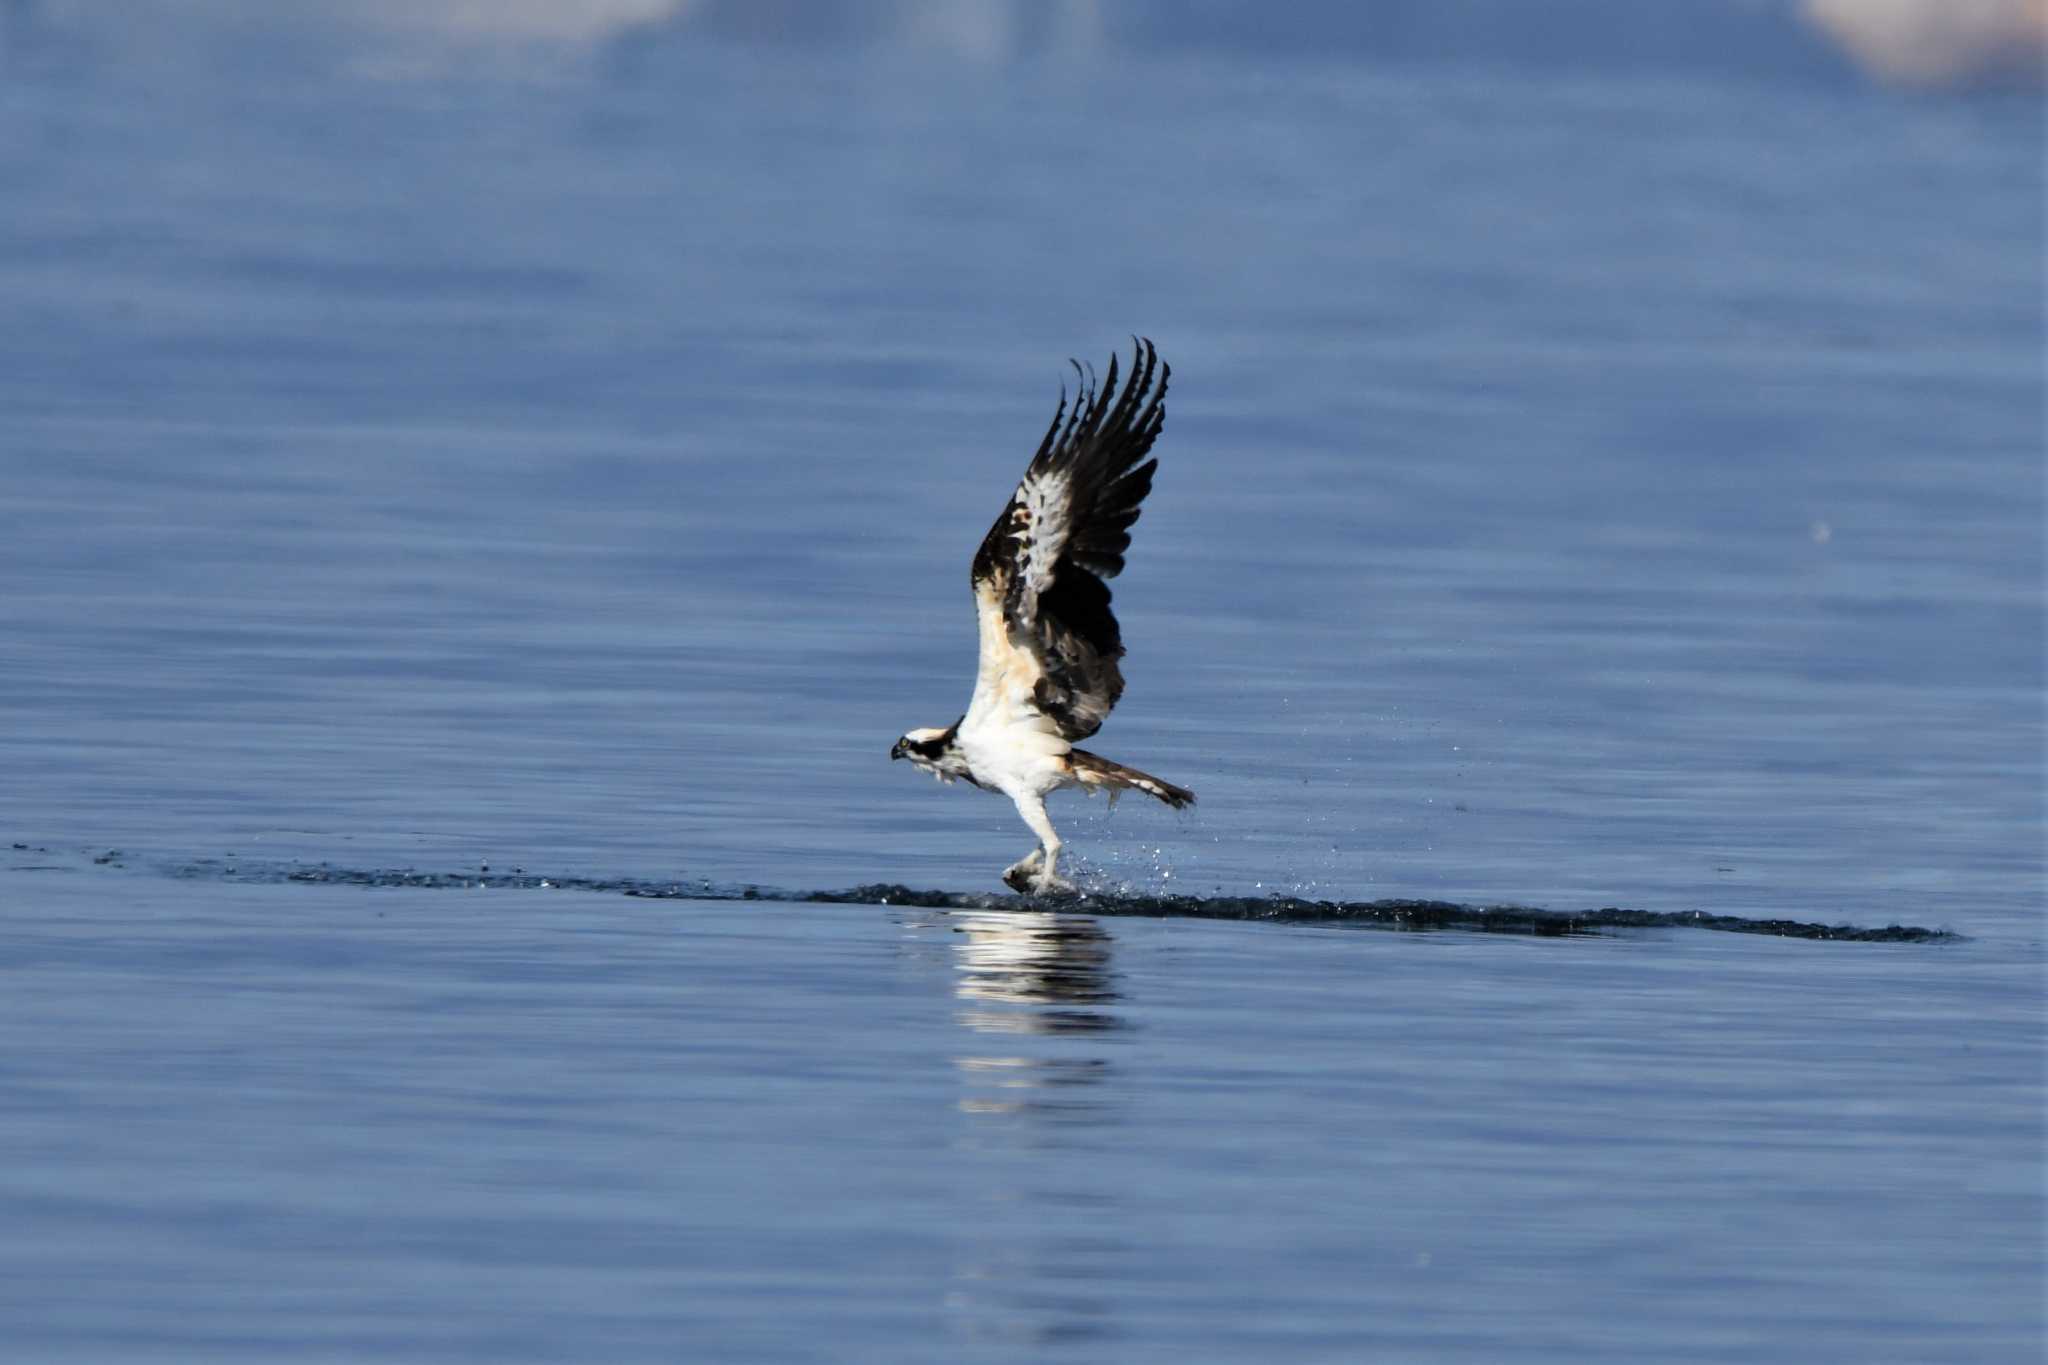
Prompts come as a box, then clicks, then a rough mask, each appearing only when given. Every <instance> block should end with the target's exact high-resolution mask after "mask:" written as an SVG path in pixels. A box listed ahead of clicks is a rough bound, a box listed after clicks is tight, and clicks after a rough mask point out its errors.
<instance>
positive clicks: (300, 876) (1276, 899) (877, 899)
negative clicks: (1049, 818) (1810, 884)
mask: <svg viewBox="0 0 2048 1365" xmlns="http://www.w3.org/2000/svg"><path fill="white" fill-rule="evenodd" d="M177 875H179V876H181V877H188V878H203V879H218V880H223V881H238V882H313V883H319V884H323V885H329V886H371V887H416V888H430V889H433V888H447V889H477V888H505V889H508V890H526V891H544V890H553V889H561V890H569V891H595V892H603V893H606V894H610V895H619V896H639V897H643V898H646V899H650V900H693V901H706V900H708V901H768V902H783V903H788V904H805V905H907V906H916V907H919V908H921V909H935V910H1063V911H1069V912H1077V913H1085V914H1089V915H1103V916H1135V917H1149V918H1185V919H1219V920H1261V921H1268V922H1272V923H1279V924H1325V925H1343V926H1356V927H1359V928H1373V929H1398V930H1408V931H1416V932H1430V931H1437V930H1464V931H1468V932H1476V933H1487V934H1526V935H1534V936H1537V937H1563V936H1566V935H1574V934H1599V933H1602V932H1606V931H1609V930H1615V929H1713V930H1718V931H1720V932H1722V933H1731V934H1771V935H1774V936H1776V937H1779V938H1806V939H1830V940H1837V941H1844V942H1854V943H1960V942H1964V941H1966V939H1965V936H1964V935H1962V934H1957V933H1953V932H1950V931H1949V930H1946V929H1929V928H1922V927H1920V926H1917V925H1908V924H1889V925H1885V926H1883V927H1881V928H1870V927H1864V926H1860V925H1854V924H1815V923H1810V922H1806V921H1802V920H1789V919H1748V918H1744V917H1742V916H1739V915H1712V914H1707V913H1705V912H1704V911H1697V910H1688V911H1682V912H1677V913H1668V912H1660V911H1653V910H1629V909H1623V908H1621V907H1617V906H1605V907H1602V908H1600V909H1597V910H1541V909H1536V908H1534V907H1530V906H1523V905H1460V904H1457V903H1455V902H1452V901H1430V900H1372V901H1331V900H1308V899H1304V898H1302V897H1298V896H1164V895H1143V894H1131V893H1127V892H1112V893H1098V892H1082V893H1078V894H1075V895H1066V896H1011V895H997V894H993V893H989V894H983V893H979V892H965V891H922V890H918V889H916V888H914V887H909V886H902V885H898V884H896V883H892V882H876V883H872V884H870V885H867V886H855V887H849V888H847V889H845V890H838V891H831V890H827V891H802V890H791V889H787V888H783V887H774V886H757V885H752V884H745V883H742V884H732V883H717V882H709V881H688V880H674V881H648V880H643V879H640V878H635V877H550V876H544V875H541V874H537V873H531V872H527V871H525V870H523V869H514V870H513V871H510V872H493V871H491V870H490V869H489V868H488V867H486V868H481V869H478V870H477V871H474V872H421V871H416V870H414V869H411V868H398V869H357V868H346V867H334V866H331V865H329V864H326V863H318V864H289V865H283V866H265V865H253V864H248V863H232V864H231V863H224V862H213V861H205V862H196V863H190V864H186V865H185V866H182V867H180V868H178V869H177Z"/></svg>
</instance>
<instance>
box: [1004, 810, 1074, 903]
mask: <svg viewBox="0 0 2048 1365" xmlns="http://www.w3.org/2000/svg"><path fill="white" fill-rule="evenodd" d="M1011 799H1012V800H1013V801H1015V802H1016V803H1017V814H1019V815H1021V816H1023V817H1024V823H1025V824H1027V825H1029V826H1031V832H1032V833H1033V834H1036V835H1037V836H1038V842H1039V844H1040V848H1039V849H1035V850H1033V851H1032V853H1031V856H1029V857H1028V858H1026V859H1024V861H1023V862H1021V863H1018V864H1017V865H1016V866H1015V867H1013V868H1011V869H1010V871H1009V872H1006V873H1004V874H1003V880H1004V881H1006V882H1008V883H1009V884H1010V885H1011V886H1013V887H1017V889H1018V890H1020V891H1022V890H1024V889H1025V888H1026V886H1028V887H1029V889H1030V890H1032V891H1035V892H1038V893H1039V894H1041V895H1043V894H1045V893H1046V892H1049V891H1072V890H1073V889H1074V884H1073V883H1072V882H1070V881H1068V880H1067V879H1066V878H1064V877H1062V876H1060V871H1059V868H1060V836H1059V835H1058V834H1056V833H1054V832H1053V827H1052V821H1051V820H1050V819H1048V818H1047V817H1046V814H1045V798H1044V797H1042V796H1016V797H1012V798H1011ZM1041 852H1042V853H1043V854H1044V858H1045V863H1044V865H1043V866H1042V867H1041V866H1037V864H1038V860H1039V855H1040V853H1041ZM1034 870H1035V873H1036V875H1033V872H1034ZM1012 873H1015V874H1016V875H1015V876H1014V877H1013V876H1012V875H1011V874H1012ZM1027 879H1028V880H1027ZM1019 882H1024V883H1025V885H1024V886H1019V885H1018V883H1019Z"/></svg>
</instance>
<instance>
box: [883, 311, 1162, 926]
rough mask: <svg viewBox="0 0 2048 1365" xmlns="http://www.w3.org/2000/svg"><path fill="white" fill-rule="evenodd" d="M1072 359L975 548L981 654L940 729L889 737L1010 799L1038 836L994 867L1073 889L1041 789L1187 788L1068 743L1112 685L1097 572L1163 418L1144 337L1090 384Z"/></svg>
mask: <svg viewBox="0 0 2048 1365" xmlns="http://www.w3.org/2000/svg"><path fill="white" fill-rule="evenodd" d="M1074 369H1075V373H1076V374H1077V375H1080V388H1079V392H1078V393H1077V394H1076V395H1075V398H1074V402H1073V406H1072V408H1071V409H1070V408H1069V407H1068V404H1067V398H1066V394H1065V393H1064V392H1062V393H1061V395H1060V406H1059V411H1058V412H1056V413H1054V414H1053V419H1052V425H1051V426H1050V427H1048V428H1046V432H1045V439H1044V440H1043V441H1041V442H1039V445H1038V453H1037V454H1036V455H1033V456H1032V457H1031V464H1030V467H1029V468H1027V469H1026V470H1025V471H1024V478H1023V480H1022V481H1021V482H1020V483H1019V484H1018V485H1017V491H1016V492H1014V493H1012V494H1011V495H1010V501H1009V504H1008V505H1007V506H1005V507H1004V508H1003V513H1002V515H1001V516H999V517H997V518H996V523H995V525H994V526H991V527H990V528H989V532H988V535H987V536H986V537H984V538H983V539H982V542H981V548H980V549H979V550H977V551H975V554H974V570H973V573H972V575H971V580H972V582H973V585H974V610H975V615H976V617H977V618H978V619H979V621H980V626H981V667H980V671H979V672H977V673H976V674H975V678H974V696H973V699H972V700H971V701H970V702H969V703H968V706H967V714H966V715H963V716H962V717H960V719H958V720H956V721H954V722H953V723H952V724H951V725H948V726H946V727H944V728H943V729H939V728H930V727H927V728H924V729H919V730H912V731H910V732H909V733H907V734H905V735H904V736H903V737H902V738H901V739H899V740H897V741H896V744H895V747H894V748H892V749H890V750H889V757H890V758H892V759H895V758H907V759H909V760H910V761H911V763H912V764H914V765H915V766H916V767H918V768H921V769H923V770H924V771H925V772H928V773H932V774H935V775H936V776H937V777H938V778H939V780H940V781H942V782H952V781H954V780H955V779H957V778H965V779H966V780H967V781H968V782H969V783H971V784H972V785H974V786H976V787H979V788H981V789H982V790H984V791H992V792H1000V793H1002V794H1003V795H1004V796H1007V797H1009V798H1010V799H1011V800H1012V801H1014V802H1016V803H1017V813H1018V814H1019V815H1021V816H1022V817H1024V823H1025V824H1027V825H1029V826H1030V827H1031V832H1032V833H1034V834H1036V835H1037V836H1038V842H1039V846H1038V847H1037V848H1034V849H1033V850H1031V852H1030V853H1029V854H1027V855H1025V856H1024V857H1023V858H1022V859H1020V860H1019V861H1017V862H1016V863H1013V864H1012V865H1011V866H1010V867H1009V868H1008V869H1007V870H1006V871H1005V872H1004V873H1003V880H1004V881H1005V882H1007V883H1008V884H1009V885H1010V886H1011V887H1013V888H1014V889H1016V890H1018V891H1030V892H1040V893H1046V892H1059V891H1071V890H1073V884H1072V883H1071V882H1068V881H1067V880H1066V879H1065V878H1063V877H1061V876H1060V875H1059V859H1060V836H1059V835H1058V834H1056V833H1054V832H1053V827H1052V821H1051V820H1049V819H1047V818H1046V814H1045V798H1046V797H1047V796H1049V795H1050V794H1051V793H1053V792H1055V791H1058V790H1059V789H1060V788H1062V787H1080V788H1083V789H1085V790H1088V791H1091V792H1093V791H1097V790H1101V791H1107V792H1108V793H1109V796H1110V800H1111V801H1114V800H1115V799H1116V797H1117V796H1118V795H1119V794H1120V793H1122V792H1125V791H1141V792H1144V793H1145V794H1146V795H1147V796H1153V797H1157V798H1158V799H1159V800H1161V801H1164V802H1165V803H1166V804H1167V805H1169V806H1171V807H1173V808H1174V809H1175V810H1179V809H1181V808H1182V807H1184V806H1189V805H1192V804H1194V800H1195V794H1194V793H1193V792H1191V791H1189V790H1188V789H1187V788H1185V787H1176V786H1174V785H1173V783H1171V782H1165V781H1162V780H1160V779H1159V778H1156V777H1153V776H1151V775H1150V774H1149V773H1141V772H1139V771H1138V770H1137V769H1136V768H1127V767H1125V766H1124V765H1123V764H1121V763H1113V762H1111V761H1110V760H1109V759H1106V758H1103V757H1101V756H1099V755H1096V754H1091V753H1089V752H1088V751H1087V750H1086V749H1077V748H1075V747H1074V743H1075V741H1077V740H1083V739H1086V738H1088V737H1089V736H1090V735H1092V734H1094V733H1095V732H1096V731H1097V730H1099V729H1101V728H1102V722H1103V720H1104V719H1105V718H1106V717H1107V716H1108V715H1109V712H1110V708H1111V707H1113V706H1115V705H1116V701H1117V698H1118V697H1120V696H1122V695H1123V690H1124V679H1123V674H1122V673H1121V672H1120V671H1119V670H1118V668H1117V661H1118V660H1119V659H1121V658H1123V654H1124V643H1123V635H1122V632H1121V631H1119V630H1118V628H1117V624H1116V616H1115V615H1114V614H1113V613H1112V612H1111V611H1110V609H1109V584H1108V583H1107V582H1106V581H1105V580H1107V579H1111V578H1114V577H1116V576H1117V574H1119V573H1121V572H1122V571H1123V567H1124V551H1126V550H1128V549H1129V548H1130V546H1131V524H1132V523H1133V522H1135V521H1136V520H1137V519H1138V504H1139V503H1141V502H1143V501H1144V500H1145V494H1147V493H1149V492H1150V491H1151V490H1152V472H1153V471H1154V470H1155V469H1157V468H1158V465H1159V462H1158V461H1157V460H1149V459H1146V458H1145V457H1146V454H1147V452H1149V451H1150V450H1151V449H1152V442H1153V441H1154V440H1155V439H1157V438H1158V436H1159V429H1160V428H1161V427H1162V426H1164V425H1165V423H1166V381H1167V378H1168V376H1169V375H1170V374H1171V373H1172V371H1171V369H1170V368H1169V367H1168V366H1167V365H1166V364H1165V363H1164V362H1163V361H1161V360H1160V359H1159V356H1158V354H1157V353H1156V352H1155V351H1154V350H1153V348H1152V343H1151V342H1149V341H1144V340H1139V341H1137V342H1136V343H1135V348H1134V351H1133V353H1132V356H1131V371H1130V377H1129V379H1128V380H1127V381H1126V382H1125V384H1124V387H1123V391H1122V392H1121V393H1119V392H1118V391H1117V363H1116V357H1115V356H1113V355H1112V356H1111V357H1110V359H1109V372H1108V374H1107V376H1106V377H1105V380H1104V382H1103V384H1102V386H1101V388H1100V389H1098V388H1097V387H1096V386H1095V383H1094V379H1093V376H1092V375H1088V374H1083V373H1082V372H1081V368H1080V366H1079V365H1076V366H1075V367H1074ZM1140 461H1143V463H1140Z"/></svg>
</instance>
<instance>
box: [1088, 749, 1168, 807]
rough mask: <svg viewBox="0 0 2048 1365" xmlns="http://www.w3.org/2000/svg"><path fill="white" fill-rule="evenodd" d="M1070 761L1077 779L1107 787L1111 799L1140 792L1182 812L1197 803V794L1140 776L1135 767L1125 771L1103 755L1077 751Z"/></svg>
mask: <svg viewBox="0 0 2048 1365" xmlns="http://www.w3.org/2000/svg"><path fill="white" fill-rule="evenodd" d="M1067 762H1068V764H1070V765H1071V766H1072V767H1073V770H1074V776H1075V778H1077V779H1078V780H1079V781H1080V782H1081V784H1082V785H1083V786H1087V787H1103V788H1107V789H1108V791H1109V793H1110V795H1111V796H1115V795H1116V793H1118V792H1120V791H1141V792H1143V793H1145V795H1147V796H1154V797H1157V798H1159V799H1160V800H1161V801H1164V802H1165V803H1166V804H1167V805H1169V806H1172V807H1173V808H1174V809H1175V810H1183V809H1185V808H1187V807H1189V806H1192V805H1194V804H1195V794H1194V793H1193V792H1191V791H1189V790H1188V789H1187V788H1186V787H1176V786H1174V785H1173V783H1171V782H1167V781H1165V780H1163V779H1161V778H1157V777H1154V776H1152V774H1150V773H1141V772H1139V771H1138V770H1137V769H1136V768H1126V767H1125V766H1124V765H1123V764H1121V763H1115V762H1112V761H1110V760H1109V759H1106V758H1104V757H1102V755H1100V754H1091V753H1089V752H1088V751H1087V750H1086V749H1074V750H1072V751H1070V752H1069V753H1068V754H1067Z"/></svg>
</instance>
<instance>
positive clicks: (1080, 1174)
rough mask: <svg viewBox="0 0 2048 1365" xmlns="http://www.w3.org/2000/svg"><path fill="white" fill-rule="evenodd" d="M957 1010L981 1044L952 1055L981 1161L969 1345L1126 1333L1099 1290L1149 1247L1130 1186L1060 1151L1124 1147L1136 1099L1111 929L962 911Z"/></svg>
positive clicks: (949, 1301) (971, 1236)
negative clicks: (1139, 1241)
mask: <svg viewBox="0 0 2048 1365" xmlns="http://www.w3.org/2000/svg"><path fill="white" fill-rule="evenodd" d="M925 927H926V928H940V927H943V928H945V929H946V930H948V931H949V933H948V947H949V949H950V958H951V965H952V968H953V993H954V996H955V997H956V999H957V1000H958V1002H959V1009H958V1011H957V1013H956V1014H955V1016H954V1017H955V1018H956V1019H957V1020H958V1021H959V1022H960V1024H961V1026H962V1027H963V1028H965V1029H967V1030H968V1036H969V1037H970V1038H971V1039H972V1043H973V1046H970V1047H967V1048H963V1049H962V1050H961V1051H960V1052H959V1053H958V1054H956V1055H955V1056H954V1058H953V1065H954V1068H955V1070H956V1072H957V1074H958V1075H959V1077H960V1081H961V1094H960V1098H959V1100H958V1107H959V1111H960V1113H961V1115H962V1116H963V1121H964V1123H965V1125H966V1131H964V1132H963V1133H962V1134H961V1137H960V1148H959V1150H960V1151H961V1152H962V1154H963V1155H965V1156H967V1157H968V1159H970V1160H973V1161H975V1162H976V1164H977V1175H978V1179H977V1181H976V1182H975V1183H974V1185H973V1186H972V1203H971V1205H969V1206H968V1207H966V1208H965V1209H963V1214H964V1215H965V1216H963V1218H962V1237H961V1242H960V1249H959V1254H960V1260H959V1263H958V1264H957V1265H956V1266H955V1267H954V1272H953V1276H952V1284H951V1286H950V1288H949V1290H948V1292H947V1294H946V1300H945V1302H946V1308H947V1318H948V1325H949V1326H950V1328H951V1329H952V1330H953V1332H954V1333H955V1334H956V1335H957V1336H958V1337H959V1338H960V1339H961V1341H962V1342H963V1343H974V1344H977V1345H979V1344H985V1343H991V1342H994V1343H1002V1344H1005V1345H1008V1346H1012V1347H1017V1346H1024V1347H1029V1348H1033V1349H1037V1348H1049V1347H1052V1346H1055V1345H1058V1346H1071V1345H1073V1344H1075V1343H1079V1342H1087V1341H1093V1340H1097V1339H1100V1338H1105V1337H1111V1336H1114V1335H1115V1331H1114V1324H1113V1312H1112V1307H1111V1302H1112V1301H1111V1300H1110V1299H1109V1298H1108V1297H1107V1296H1105V1295H1103V1294H1101V1293H1100V1292H1099V1290H1098V1288H1097V1287H1098V1286H1100V1285H1102V1284H1106V1283H1111V1282H1114V1281H1116V1280H1117V1279H1119V1278H1121V1277H1123V1276H1125V1275H1127V1274H1128V1273H1130V1268H1131V1266H1132V1265H1133V1264H1134V1263H1135V1262H1136V1261H1138V1260H1139V1259H1140V1255H1141V1253H1140V1250H1139V1248H1137V1247H1136V1246H1134V1245H1132V1244H1131V1243H1130V1242H1129V1241H1128V1240H1127V1239H1125V1238H1124V1237H1123V1236H1122V1235H1121V1234H1120V1233H1118V1232H1117V1231H1116V1229H1117V1228H1118V1227H1119V1225H1120V1223H1121V1216H1120V1211H1121V1209H1122V1206H1123V1202H1124V1200H1125V1198H1126V1192H1125V1191H1124V1190H1123V1189H1122V1188H1121V1187H1120V1186H1119V1184H1118V1182H1117V1180H1116V1178H1115V1177H1114V1176H1113V1175H1111V1174H1109V1173H1108V1172H1107V1171H1106V1170H1105V1169H1104V1168H1103V1167H1102V1166H1101V1165H1100V1164H1099V1163H1095V1162H1091V1161H1087V1160H1078V1161H1069V1160H1048V1159H1047V1158H1048V1156H1050V1155H1052V1154H1056V1153H1065V1154H1076V1155H1085V1154H1087V1153H1089V1152H1091V1151H1094V1150H1097V1149H1099V1147H1101V1146H1102V1145H1104V1144H1114V1143H1115V1142H1116V1141H1117V1137H1116V1135H1115V1133H1114V1129H1115V1128H1116V1125H1117V1124H1118V1123H1119V1122H1120V1121H1121V1118H1122V1110H1123V1100H1124V1098H1125V1097H1126V1096H1127V1095H1128V1093H1129V1086H1128V1083H1127V1078H1125V1077H1124V1076H1123V1067H1124V1063H1123V1062H1122V1061H1121V1059H1118V1060H1112V1057H1111V1054H1112V1053H1113V1052H1115V1051H1116V1048H1115V1047H1114V1046H1113V1045H1112V1040H1113V1039H1114V1038H1115V1037H1116V1036H1117V1035H1118V1034H1119V1033H1120V1032H1121V1031H1123V1030H1124V1029H1126V1028H1128V1027H1129V1025H1128V1023H1127V1021H1126V1020H1125V1019H1124V1017H1123V1016H1122V1015H1121V1014H1120V1013H1119V1012H1118V1009H1117V1006H1118V1003H1119V1000H1120V995H1119V992H1118V990H1117V973H1116V971H1115V969H1114V967H1113V966H1112V962H1111V945H1112V942H1113V940H1111V938H1110V936H1109V933H1108V932H1107V931H1106V930H1105V929H1103V927H1102V926H1101V925H1100V924H1098V923H1097V922H1096V921H1094V920H1092V919H1089V918H1088V917H1087V916H1085V915H1060V914H1046V913H1041V912H1036V911H1030V912H1007V913H1006V912H1002V911H987V910H977V911H950V912H947V913H945V914H944V915H943V916H942V917H940V918H938V919H936V920H932V921H927V922H926V925H925Z"/></svg>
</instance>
